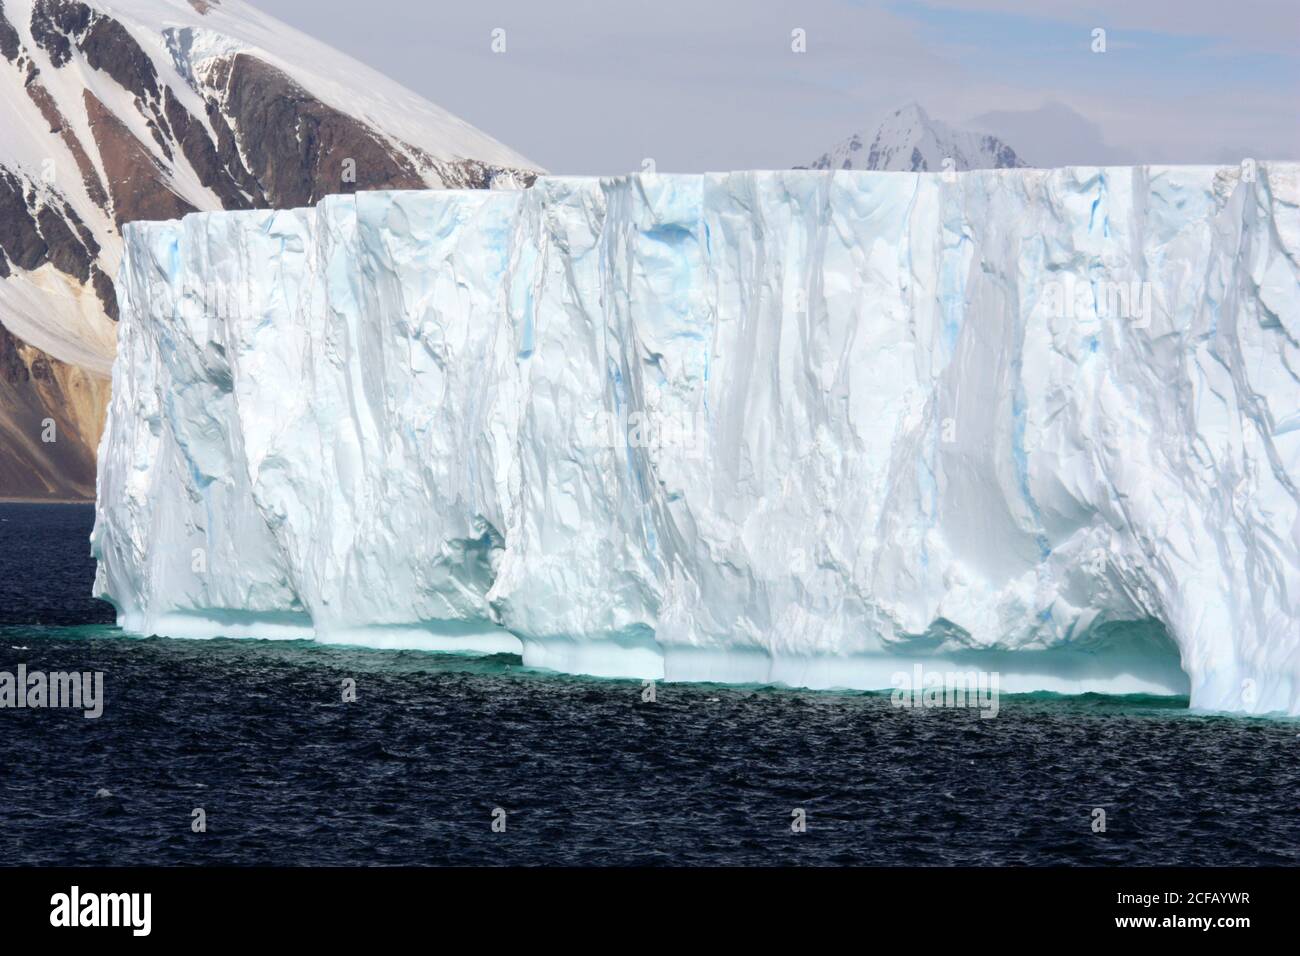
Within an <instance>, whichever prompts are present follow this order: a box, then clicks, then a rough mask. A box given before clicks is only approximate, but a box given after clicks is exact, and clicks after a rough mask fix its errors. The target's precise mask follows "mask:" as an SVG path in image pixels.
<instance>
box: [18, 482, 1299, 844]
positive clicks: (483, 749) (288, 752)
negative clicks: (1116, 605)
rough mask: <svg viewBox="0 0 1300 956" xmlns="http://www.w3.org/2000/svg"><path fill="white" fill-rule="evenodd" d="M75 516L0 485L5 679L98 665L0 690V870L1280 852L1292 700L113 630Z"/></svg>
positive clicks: (87, 517)
mask: <svg viewBox="0 0 1300 956" xmlns="http://www.w3.org/2000/svg"><path fill="white" fill-rule="evenodd" d="M92 522H93V512H92V509H90V508H89V507H83V506H53V505H6V504H0V671H9V672H11V673H16V669H17V667H18V665H19V664H24V665H26V667H27V669H28V671H29V672H30V671H36V670H40V671H44V672H55V671H91V672H93V671H99V672H102V673H103V675H104V697H105V704H104V710H103V715H102V716H101V717H99V718H97V719H87V718H86V717H84V716H83V715H82V713H81V712H80V711H74V710H51V709H43V710H39V709H13V708H7V709H0V860H2V861H3V862H4V863H6V864H9V865H22V864H50V865H53V864H59V865H112V864H125V865H133V864H280V865H283V864H317V865H329V864H333V865H350V864H358V865H360V864H415V865H421V864H462V865H464V864H494V865H502V864H561V865H564V864H581V865H585V864H597V865H604V864H712V865H728V864H750V865H792V864H958V865H972V864H1061V863H1077V864H1104V865H1155V864H1184V865H1188V864H1190V865H1196V864H1214V865H1230V864H1245V865H1259V864H1296V863H1298V862H1300V807H1298V802H1297V794H1298V793H1300V723H1298V722H1296V721H1291V720H1274V719H1252V718H1236V717H1225V716H1211V715H1200V714H1192V713H1189V712H1188V711H1187V701H1186V700H1185V699H1179V698H1157V697H1105V696H1099V695H1084V696H1079V697H1063V696H1056V695H1015V696H1007V695H1004V696H1003V697H1002V699H1001V706H1000V709H999V712H998V716H997V717H996V718H994V719H981V718H980V717H979V716H978V712H977V711H975V710H959V709H947V710H944V709H937V710H905V709H899V708H895V707H893V706H892V705H891V702H890V698H889V695H887V694H873V693H828V692H824V691H823V692H809V691H799V690H790V689H780V688H768V687H726V686H717V685H702V684H660V685H658V687H657V688H656V694H655V698H656V699H655V700H654V701H653V702H647V701H644V700H643V699H642V698H643V687H642V685H641V684H640V683H639V682H634V681H614V680H596V679H588V678H578V677H569V676H563V675H556V674H549V673H543V672H538V671H533V670H529V669H526V668H524V667H523V666H521V663H520V660H519V658H517V657H513V656H509V655H501V656H494V657H466V656H458V655H448V654H430V653H424V652H408V651H378V650H366V649H359V648H349V647H327V646H321V645H317V644H314V643H311V642H299V641H279V642H273V641H250V640H242V641H237V640H212V641H177V640H168V639H162V638H137V637H128V636H125V635H123V634H122V633H121V632H120V631H118V630H117V629H116V628H115V627H114V626H113V623H112V621H113V614H112V610H111V608H109V607H108V606H107V605H105V604H102V603H100V602H98V601H96V600H94V599H92V598H90V597H89V593H90V587H91V581H92V578H93V572H94V565H93V562H91V561H90V559H89V558H88V557H87V552H88V545H87V540H86V539H87V536H88V535H89V533H90V529H91V525H92ZM351 681H354V682H355V690H356V700H355V701H350V702H346V701H345V700H344V694H343V688H344V686H345V685H348V686H351V685H350V684H348V682H351ZM1098 809H1101V810H1104V811H1105V831H1104V832H1095V829H1094V827H1095V826H1096V821H1097V820H1098V819H1099V817H1098V815H1097V813H1096V811H1097V810H1098ZM196 810H202V811H203V812H202V814H201V819H202V820H203V822H204V824H205V826H206V829H205V830H204V832H195V828H196V825H197V820H198V819H200V815H196V813H195V811H196ZM499 811H504V816H503V815H502V813H501V812H499ZM796 811H802V814H801V816H802V819H803V820H804V821H805V822H806V829H805V830H804V831H803V832H795V827H794V826H792V824H795V823H797V821H798V819H799V816H800V815H799V814H796ZM502 819H504V824H505V825H504V831H503V832H501V826H500V821H501V820H502ZM494 821H497V827H496V828H495V829H494V827H493V822H494Z"/></svg>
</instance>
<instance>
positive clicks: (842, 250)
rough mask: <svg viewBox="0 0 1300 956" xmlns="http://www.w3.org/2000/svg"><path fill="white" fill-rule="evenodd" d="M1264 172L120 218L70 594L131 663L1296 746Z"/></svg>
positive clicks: (1296, 688) (1287, 364)
mask: <svg viewBox="0 0 1300 956" xmlns="http://www.w3.org/2000/svg"><path fill="white" fill-rule="evenodd" d="M1254 172H1255V173H1256V175H1255V176H1254V177H1253V178H1252V177H1250V176H1247V175H1245V174H1244V173H1243V171H1242V170H1240V169H1235V168H1215V167H1135V168H1114V169H1105V170H1101V169H1084V168H1078V169H1060V170H1031V169H1016V170H991V171H981V172H971V173H962V174H956V175H951V174H928V173H871V172H842V171H841V172H835V173H825V172H815V171H794V172H773V173H764V172H737V173H711V174H706V175H694V176H687V175H682V176H676V175H658V174H643V175H634V176H628V177H620V178H611V179H603V180H598V179H586V178H563V177H543V178H541V179H539V180H538V181H537V183H536V184H535V185H534V186H533V187H532V188H531V189H528V190H526V191H522V192H507V191H499V192H488V191H454V190H453V191H439V192H432V191H430V192H396V193H394V192H375V193H360V194H358V195H356V196H354V197H329V198H327V199H324V200H322V201H321V202H320V203H319V204H317V205H316V206H315V207H313V208H311V209H301V210H287V211H280V212H238V213H205V214H196V215H193V216H189V217H186V218H185V219H184V220H182V221H180V222H165V223H136V224H132V225H131V226H129V227H128V228H127V231H126V236H125V239H126V254H125V258H124V260H123V264H122V270H121V275H120V277H119V283H118V285H119V290H120V300H121V301H120V305H121V314H122V321H121V324H120V329H119V337H120V341H119V350H118V360H117V364H116V365H115V367H114V373H113V375H114V380H113V400H112V406H111V408H110V414H109V421H108V426H107V428H106V430H105V434H104V438H103V441H102V443H101V446H100V471H99V496H98V505H97V520H96V527H95V532H94V535H93V538H92V545H93V551H94V554H95V556H96V558H97V559H98V568H97V574H96V583H95V589H96V593H97V594H99V595H101V596H103V597H105V598H107V599H109V600H111V601H112V602H113V603H114V604H115V606H116V607H117V609H118V614H119V621H120V623H121V624H122V626H123V627H124V628H126V629H128V630H130V631H135V632H142V633H160V634H170V635H175V636H200V637H201V636H211V635H216V634H227V635H236V636H261V637H302V636H310V637H314V638H316V639H318V640H323V641H348V642H357V643H366V644H373V645H376V646H400V647H423V648H431V649H444V650H455V649H465V650H475V651H512V652H515V653H520V654H522V655H523V658H524V660H525V662H526V663H528V664H529V665H533V666H540V667H549V668H555V669H560V670H568V671H575V672H582V673H591V674H597V675H607V676H630V677H640V678H667V679H682V680H694V679H717V680H727V681H776V682H784V683H789V684H798V685H806V686H813V687H823V686H843V687H865V688H881V687H887V686H889V684H890V680H891V675H892V674H893V673H894V672H896V671H899V670H905V669H907V668H908V667H910V666H911V664H912V663H913V662H916V661H921V662H924V663H928V664H930V665H933V666H948V665H953V666H961V667H964V668H968V667H972V666H984V667H987V668H988V669H994V670H998V671H1000V672H1001V673H1002V675H1003V681H1004V683H1003V686H1004V687H1005V688H1008V689H1012V690H1016V689H1048V690H1059V691H1066V692H1070V691H1079V690H1102V691H1114V692H1129V691H1155V692H1174V693H1188V694H1190V697H1191V701H1192V704H1193V706H1195V707H1198V708H1205V709H1220V710H1230V711H1241V712H1275V711H1284V712H1289V713H1292V714H1295V713H1300V607H1298V606H1297V604H1296V597H1295V596H1296V595H1298V594H1300V489H1298V488H1297V475H1298V474H1300V387H1298V386H1300V167H1297V166H1295V165H1292V164H1262V165H1260V166H1259V167H1258V168H1257V169H1256V170H1254ZM1117 290H1121V291H1123V293H1124V295H1125V296H1128V297H1129V299H1120V298H1117V297H1116V296H1117V295H1118V291H1117ZM1130 291H1132V293H1133V294H1132V296H1129V292H1130ZM1075 292H1077V294H1074V293H1075ZM1063 293H1064V294H1063ZM1129 300H1131V301H1129ZM1125 303H1126V304H1125ZM1117 304H1124V308H1116V306H1117Z"/></svg>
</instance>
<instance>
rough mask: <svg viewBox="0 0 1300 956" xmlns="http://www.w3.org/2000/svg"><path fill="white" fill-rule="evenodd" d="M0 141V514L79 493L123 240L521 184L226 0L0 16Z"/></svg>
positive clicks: (88, 6) (333, 57)
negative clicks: (320, 203)
mask: <svg viewBox="0 0 1300 956" xmlns="http://www.w3.org/2000/svg"><path fill="white" fill-rule="evenodd" d="M0 124H3V128H4V133H3V135H0V497H18V496H32V497H86V496H89V495H91V494H93V491H94V450H95V445H96V443H97V441H98V435H99V431H100V427H101V423H102V417H103V410H104V407H105V403H106V401H107V394H108V388H107V376H108V374H109V370H110V368H111V364H112V361H113V354H114V348H115V342H116V330H115V326H114V321H113V320H114V319H115V318H116V299H115V295H114V288H113V278H114V277H115V276H116V273H117V268H118V265H119V262H120V260H121V254H122V239H121V229H122V226H123V225H124V224H125V223H127V222H131V221H135V220H157V219H174V218H178V217H180V216H183V215H184V214H186V213H188V212H193V211H196V210H197V211H201V210H220V209H252V208H268V207H271V208H281V207H293V206H302V205H308V204H311V203H314V202H316V201H317V200H319V199H320V198H321V197H322V196H324V195H327V194H330V193H348V192H354V191H357V190H365V189H379V188H406V189H411V188H425V187H429V188H441V187H449V188H464V187H496V186H505V187H517V186H524V185H528V184H529V183H531V182H532V179H533V178H534V177H535V176H536V174H537V172H538V168H537V167H536V166H535V165H534V164H533V163H531V162H529V161H528V160H527V159H525V158H524V157H522V156H520V155H519V154H517V153H515V152H513V151H512V150H510V149H508V148H507V147H505V146H503V145H502V144H501V143H499V142H497V141H496V140H494V139H492V138H491V137H490V136H487V135H486V134H484V133H482V132H480V131H479V130H477V129H475V128H474V127H472V126H470V125H469V124H467V123H465V122H464V121H462V120H460V119H458V118H457V117H455V116H453V115H451V114H450V113H448V112H446V111H445V110H443V109H441V108H439V107H437V106H435V105H434V104H432V103H429V102H428V101H426V100H424V99H422V98H421V97H419V96H417V95H415V94H414V93H412V92H410V91H409V90H407V89H405V88H403V87H402V86H400V85H398V84H397V83H394V82H392V81H391V80H389V79H387V78H386V77H384V76H383V75H381V74H380V73H377V72H376V71H374V70H372V69H370V68H368V67H366V66H364V65H363V64H361V63H358V62H357V61H355V60H353V59H351V58H349V57H347V56H344V55H343V54H340V53H339V52H337V51H336V50H334V49H332V48H330V47H328V46H326V45H324V44H322V43H320V42H318V41H316V40H313V39H311V38H310V37H308V36H305V35H304V34H302V33H299V32H298V31H296V30H293V29H292V28H291V27H288V26H286V25H285V24H283V23H280V22H279V21H277V20H275V19H273V18H271V17H269V16H266V15H265V14H263V13H261V12H260V11H258V10H256V9H255V8H253V7H251V6H250V5H249V4H247V3H244V2H242V0H188V2H186V0H111V2H104V0H89V2H83V0H0ZM47 419H53V421H54V429H53V431H52V432H51V431H50V430H49V428H48V427H47V426H48V422H47ZM51 435H53V437H54V438H55V441H52V442H51V441H48V438H49V437H51Z"/></svg>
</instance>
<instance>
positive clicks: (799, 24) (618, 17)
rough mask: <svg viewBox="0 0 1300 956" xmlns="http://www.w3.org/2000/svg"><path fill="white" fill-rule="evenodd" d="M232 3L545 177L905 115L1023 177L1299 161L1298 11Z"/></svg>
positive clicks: (832, 136) (779, 148) (813, 141)
mask: <svg viewBox="0 0 1300 956" xmlns="http://www.w3.org/2000/svg"><path fill="white" fill-rule="evenodd" d="M252 2H253V3H254V4H255V5H256V6H259V7H261V8H262V9H264V10H266V11H267V12H268V13H271V14H272V15H274V16H277V17H279V18H280V19H282V20H285V21H286V22H288V23H290V24H292V25H293V26H295V27H297V28H298V29H300V30H303V31H304V32H306V33H309V34H312V35H314V36H316V37H318V38H320V39H322V40H324V41H326V42H327V43H330V44H331V45H333V46H335V47H337V48H339V49H341V50H343V51H344V52H346V53H349V54H351V55H352V56H354V57H356V58H358V59H360V60H362V61H364V62H366V63H368V64H369V65H371V66H373V67H375V68H377V69H380V70H382V71H384V72H386V73H387V74H389V75H390V76H392V77H393V78H394V79H396V80H398V81H399V82H401V83H403V84H404V85H406V86H408V87H410V88H411V89H413V90H415V91H416V92H418V93H420V94H422V95H423V96H425V97H427V98H428V99H430V100H432V101H433V102H435V103H437V104H439V105H441V106H443V107H445V108H447V109H449V110H451V111H452V112H454V113H456V114H457V115H459V116H461V117H462V118H464V119H465V120H467V121H469V122H470V123H472V124H474V125H475V126H477V127H479V128H480V129H482V130H484V131H485V132H487V133H489V134H491V135H492V136H494V137H496V138H497V139H499V140H501V141H502V142H503V143H505V144H507V145H508V146H510V147H512V148H513V149H515V150H517V151H518V152H521V153H523V154H524V155H525V156H527V157H529V158H530V159H532V160H533V161H534V162H536V163H538V164H540V165H542V166H544V167H546V168H547V169H548V170H550V171H551V172H554V173H570V174H605V173H620V172H626V171H629V170H632V169H636V168H638V167H640V165H641V161H642V159H644V158H646V157H652V158H653V159H654V160H655V163H656V166H657V167H658V168H659V169H660V170H662V171H673V172H699V171H705V170H723V169H779V168H788V167H790V166H793V165H799V164H803V163H807V162H809V161H811V160H813V159H815V158H816V157H817V156H819V155H820V154H821V153H823V152H824V151H826V150H827V149H829V148H830V147H831V146H832V145H834V144H835V143H836V142H838V141H839V140H841V139H844V138H845V137H847V136H848V135H850V134H851V133H854V132H857V131H859V130H862V129H864V128H869V127H873V126H874V125H875V124H876V123H877V122H878V121H879V120H880V118H881V117H882V116H883V115H884V114H885V113H886V112H888V111H889V110H891V109H893V108H894V107H896V106H898V105H900V104H902V103H903V102H905V101H908V100H915V101H916V102H918V103H920V104H921V105H922V106H923V107H924V108H925V109H926V110H927V111H928V112H929V113H930V115H931V116H934V117H936V118H938V119H942V120H945V121H947V122H950V123H954V124H956V125H969V121H970V120H971V119H972V118H974V117H977V116H982V115H983V114H986V113H990V112H993V113H999V114H1002V116H1001V121H1002V122H1004V123H1005V124H1006V125H1007V126H1008V127H1009V128H1010V129H1013V130H1015V131H1016V138H1014V139H1013V138H1011V135H1010V133H1007V134H1006V136H1007V139H1008V142H1009V143H1010V145H1011V146H1012V147H1013V148H1014V149H1016V150H1017V151H1018V152H1019V153H1020V154H1021V155H1022V156H1024V157H1026V158H1027V159H1029V160H1030V161H1031V162H1033V163H1035V164H1037V165H1049V164H1061V163H1066V162H1079V163H1095V162H1125V161H1130V162H1131V161H1137V162H1170V163H1207V162H1237V161H1238V160H1239V159H1240V158H1243V157H1245V156H1251V157H1253V158H1256V159H1292V160H1296V159H1300V116H1298V115H1297V105H1300V0H1100V2H1095V3H1088V2H1082V3H1080V2H1069V3H1060V2H1057V0H928V2H909V0H897V2H887V0H881V2H875V0H859V2H851V0H797V2H781V0H651V2H635V3H634V2H629V0H606V2H594V0H469V2H456V3H449V2H446V0H439V2H431V0H252ZM496 28H501V29H503V30H505V40H506V50H505V52H504V53H494V52H493V51H492V48H491V44H492V31H493V30H494V29H496ZM1097 28H1100V29H1104V30H1105V31H1106V52H1104V53H1094V52H1093V51H1092V50H1091V46H1092V44H1093V36H1092V34H1093V30H1094V29H1097ZM794 29H801V30H803V31H805V33H806V36H807V52H805V53H795V52H792V50H791V31H792V30H794ZM1047 103H1051V104H1053V107H1052V109H1050V110H1047V111H1044V112H1043V113H1042V114H1040V115H1037V116H1034V117H1020V118H1019V121H1018V120H1017V117H1015V116H1011V117H1009V118H1008V117H1007V116H1006V115H1005V114H1006V113H1007V112H1008V111H1010V112H1012V113H1016V112H1020V111H1028V110H1036V109H1039V108H1040V107H1042V106H1044V105H1045V104H1047ZM1061 106H1064V107H1067V109H1060V107H1061ZM1088 124H1094V125H1093V126H1092V127H1090V126H1089V125H1088ZM998 131H999V132H1001V130H998Z"/></svg>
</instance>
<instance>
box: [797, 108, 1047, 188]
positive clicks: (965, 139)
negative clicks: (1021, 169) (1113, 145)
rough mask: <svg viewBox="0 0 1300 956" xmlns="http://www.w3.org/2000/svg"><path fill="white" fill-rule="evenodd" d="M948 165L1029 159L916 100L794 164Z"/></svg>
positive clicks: (998, 164) (936, 168) (920, 168)
mask: <svg viewBox="0 0 1300 956" xmlns="http://www.w3.org/2000/svg"><path fill="white" fill-rule="evenodd" d="M945 159H951V160H952V169H954V170H956V171H963V170H968V169H1008V168H1012V167H1017V166H1025V165H1027V164H1026V163H1025V162H1024V161H1022V160H1021V159H1020V157H1019V156H1017V155H1016V151H1015V150H1014V149H1012V148H1011V147H1010V146H1008V145H1007V144H1006V143H1004V142H1002V140H1000V139H998V138H997V137H996V136H992V135H990V134H988V133H978V132H974V131H972V130H964V129H956V128H955V127H952V126H949V125H948V124H947V123H944V122H942V121H940V120H936V119H932V118H931V117H930V116H929V115H928V114H927V113H926V112H925V110H923V109H922V108H921V107H920V106H919V105H918V104H916V103H908V104H907V105H905V106H900V107H899V108H898V109H896V110H894V111H893V112H892V113H890V114H889V115H888V116H886V117H885V118H884V119H883V120H882V121H881V122H880V124H879V125H878V126H876V127H875V128H874V129H871V130H864V131H863V132H861V133H854V134H853V135H852V136H850V137H849V138H848V139H846V140H843V141H842V142H840V143H838V144H836V145H835V146H834V147H832V148H831V150H830V152H828V153H823V154H822V155H821V156H820V157H819V158H818V159H816V160H815V161H813V162H812V163H810V164H809V165H807V166H798V167H796V168H797V169H886V170H895V171H901V172H910V173H921V172H942V171H943V169H944V160H945Z"/></svg>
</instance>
